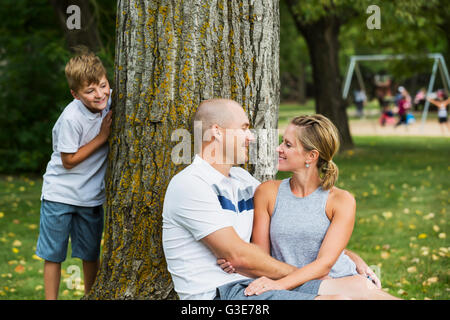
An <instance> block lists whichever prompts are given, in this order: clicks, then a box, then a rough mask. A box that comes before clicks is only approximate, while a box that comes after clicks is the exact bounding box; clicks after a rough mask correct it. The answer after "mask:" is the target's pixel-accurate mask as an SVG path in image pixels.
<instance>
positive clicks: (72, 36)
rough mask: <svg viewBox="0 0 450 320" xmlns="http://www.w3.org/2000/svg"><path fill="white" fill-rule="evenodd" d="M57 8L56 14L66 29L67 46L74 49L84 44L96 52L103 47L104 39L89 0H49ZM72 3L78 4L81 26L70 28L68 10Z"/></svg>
mask: <svg viewBox="0 0 450 320" xmlns="http://www.w3.org/2000/svg"><path fill="white" fill-rule="evenodd" d="M49 2H50V4H51V5H52V6H53V9H54V10H55V13H56V16H57V17H58V21H59V23H60V26H61V28H62V29H63V30H64V35H65V37H66V42H67V47H68V48H69V50H71V51H73V48H74V47H76V46H78V45H84V46H86V47H88V48H89V49H91V50H92V51H94V52H97V51H98V50H100V48H101V47H102V41H101V39H100V35H99V33H98V28H97V23H96V21H95V16H94V15H93V14H92V12H91V8H90V7H89V0H49ZM71 5H77V6H78V7H79V8H80V13H81V26H80V27H81V28H80V29H73V30H69V28H68V27H67V19H68V17H69V16H70V14H68V13H67V12H66V10H67V8H68V7H69V6H71Z"/></svg>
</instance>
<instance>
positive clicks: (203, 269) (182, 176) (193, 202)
mask: <svg viewBox="0 0 450 320" xmlns="http://www.w3.org/2000/svg"><path fill="white" fill-rule="evenodd" d="M259 183H260V182H259V181H258V180H256V179H255V178H253V177H252V176H251V175H250V173H248V172H247V171H246V170H244V169H242V168H239V167H233V168H231V170H230V177H225V176H224V175H223V174H221V173H220V172H219V171H217V170H216V169H214V168H213V167H212V166H211V165H210V164H209V163H207V162H206V161H204V160H203V159H202V158H201V157H199V156H198V155H196V156H195V159H194V162H193V163H192V164H191V165H189V166H188V167H186V168H185V169H184V170H183V171H181V172H180V173H178V174H177V175H175V176H174V177H173V178H172V180H171V181H170V183H169V186H168V188H167V191H166V195H165V198H164V208H163V214H162V216H163V236H162V239H163V249H164V254H165V258H166V261H167V267H168V270H169V272H170V273H171V275H172V280H173V283H174V286H175V291H176V292H177V293H178V295H179V296H180V299H183V300H185V299H195V300H206V299H213V298H214V297H215V294H216V288H217V287H219V286H221V285H223V284H226V283H230V282H233V281H237V280H241V279H248V278H247V277H244V276H242V275H240V274H238V273H233V274H229V273H226V272H224V271H223V270H222V269H221V268H220V266H219V265H218V264H217V262H216V261H217V258H216V257H215V256H214V254H213V253H212V252H211V250H210V249H209V248H208V247H207V246H205V244H203V242H202V241H201V239H202V238H204V237H206V236H207V235H209V234H211V233H213V232H214V231H217V230H219V229H222V228H225V227H229V226H232V227H234V229H235V230H236V232H237V234H238V235H239V236H240V237H241V238H242V239H243V240H244V241H246V242H250V237H251V233H252V226H253V195H254V192H255V190H256V187H257V186H258V185H259Z"/></svg>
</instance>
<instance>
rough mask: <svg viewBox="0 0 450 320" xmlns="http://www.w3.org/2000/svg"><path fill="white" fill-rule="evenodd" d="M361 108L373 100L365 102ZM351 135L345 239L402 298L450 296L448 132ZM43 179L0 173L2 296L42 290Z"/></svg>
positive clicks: (343, 163)
mask: <svg viewBox="0 0 450 320" xmlns="http://www.w3.org/2000/svg"><path fill="white" fill-rule="evenodd" d="M367 108H368V110H375V109H376V108H378V106H377V105H376V104H374V103H369V104H368V106H367ZM352 109H354V106H350V107H349V108H348V111H349V113H351V112H352ZM353 111H354V110H353ZM313 113H315V111H314V105H313V102H312V100H310V101H308V102H307V103H306V104H305V105H304V106H299V105H297V104H283V105H281V106H280V111H279V126H280V127H281V126H283V125H284V126H285V125H286V124H287V122H288V120H289V119H291V118H293V117H294V116H297V115H299V114H313ZM375 117H377V116H376V115H375ZM353 138H354V142H355V145H356V148H355V149H354V150H351V151H347V152H345V153H343V154H340V155H338V156H337V158H336V159H335V162H336V163H337V164H338V166H339V169H340V176H339V180H338V184H337V185H338V187H340V188H343V189H346V190H348V191H350V192H351V193H352V194H353V195H354V196H355V198H356V202H357V218H356V224H355V229H354V231H353V236H352V238H351V240H350V243H349V246H348V247H349V248H350V249H352V250H354V251H356V252H357V253H358V254H360V255H361V257H362V258H363V259H365V260H366V262H367V263H368V264H369V265H372V266H373V268H374V269H375V271H377V272H379V277H380V279H381V281H382V284H383V287H384V288H385V290H388V292H389V293H391V294H393V295H395V296H398V297H402V298H405V299H427V298H429V299H449V298H450V286H449V284H450V279H449V276H450V268H449V257H450V243H449V240H448V239H447V238H446V237H447V234H448V233H449V224H448V215H449V212H450V200H449V191H450V179H449V177H450V161H449V159H450V143H449V142H450V141H449V139H448V138H437V137H436V138H435V137H433V138H427V137H423V138H420V137H407V136H406V137H364V136H354V137H353ZM285 177H287V175H286V174H284V173H279V174H278V178H280V179H281V178H285ZM41 186H42V178H41V177H40V176H30V175H22V176H10V175H3V176H2V175H0V299H43V298H44V288H43V261H42V260H41V259H40V258H38V257H37V256H36V255H35V249H36V241H37V237H38V233H39V210H40V200H39V197H40V191H41ZM67 257H68V258H67V260H66V261H65V262H64V263H63V264H62V280H61V285H60V298H61V299H80V298H81V296H82V295H83V285H82V280H81V281H79V283H78V284H79V285H78V286H77V285H76V284H77V274H76V273H72V272H73V268H74V267H75V270H76V269H77V268H79V269H78V270H81V261H80V260H79V259H73V258H71V251H70V246H69V250H68V253H67Z"/></svg>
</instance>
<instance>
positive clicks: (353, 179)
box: [278, 137, 450, 299]
mask: <svg viewBox="0 0 450 320" xmlns="http://www.w3.org/2000/svg"><path fill="white" fill-rule="evenodd" d="M354 140H355V143H356V148H355V150H352V151H348V152H345V153H343V154H341V155H339V156H338V157H336V159H335V162H336V164H337V165H338V166H339V170H340V175H339V179H338V184H337V186H338V187H339V188H342V189H345V190H348V191H350V192H351V193H352V194H353V195H354V196H355V198H356V204H357V213H356V223H355V228H354V231H353V235H352V238H351V240H350V243H349V245H348V248H349V249H351V250H354V251H355V252H357V253H358V254H360V256H361V257H362V258H363V259H364V260H365V261H366V262H367V263H368V264H369V265H372V266H374V267H373V268H374V269H375V270H376V271H379V275H380V279H381V281H382V284H383V287H384V288H386V289H388V290H389V291H388V292H389V293H391V294H392V295H395V296H398V297H402V298H404V299H426V298H429V299H449V298H450V286H449V283H450V281H449V280H450V277H449V276H450V268H449V266H450V265H449V257H450V243H449V240H448V239H447V238H446V237H447V234H448V232H449V224H448V215H449V211H450V199H449V190H450V180H449V176H450V162H449V159H450V144H449V140H448V138H447V139H446V138H416V137H415V138H411V137H389V138H386V137H354ZM288 176H289V175H288V174H286V173H278V178H279V179H282V178H286V177H288Z"/></svg>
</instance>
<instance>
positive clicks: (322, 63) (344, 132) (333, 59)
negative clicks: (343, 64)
mask: <svg viewBox="0 0 450 320" xmlns="http://www.w3.org/2000/svg"><path fill="white" fill-rule="evenodd" d="M288 5H289V10H290V11H291V14H292V17H293V18H294V22H295V24H296V26H297V28H298V30H299V31H300V32H301V33H302V35H303V36H304V37H305V40H306V42H307V44H308V50H309V55H310V60H311V64H312V72H313V81H314V98H315V102H316V112H317V113H320V114H323V115H324V116H326V117H328V118H329V119H330V120H331V121H332V122H333V123H334V124H335V125H336V127H337V129H338V130H339V132H340V135H341V150H346V149H351V148H353V146H354V145H353V140H352V136H351V134H350V128H349V125H348V117H347V111H346V104H345V101H344V100H343V99H342V93H341V89H342V83H341V82H342V79H341V74H340V71H339V28H340V24H341V22H340V20H339V18H338V17H337V16H334V15H327V16H324V17H322V18H320V19H319V20H317V21H314V22H309V23H304V22H303V21H302V20H301V17H300V16H299V15H297V14H296V13H295V10H294V6H295V5H296V3H295V1H292V2H290V1H288Z"/></svg>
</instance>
